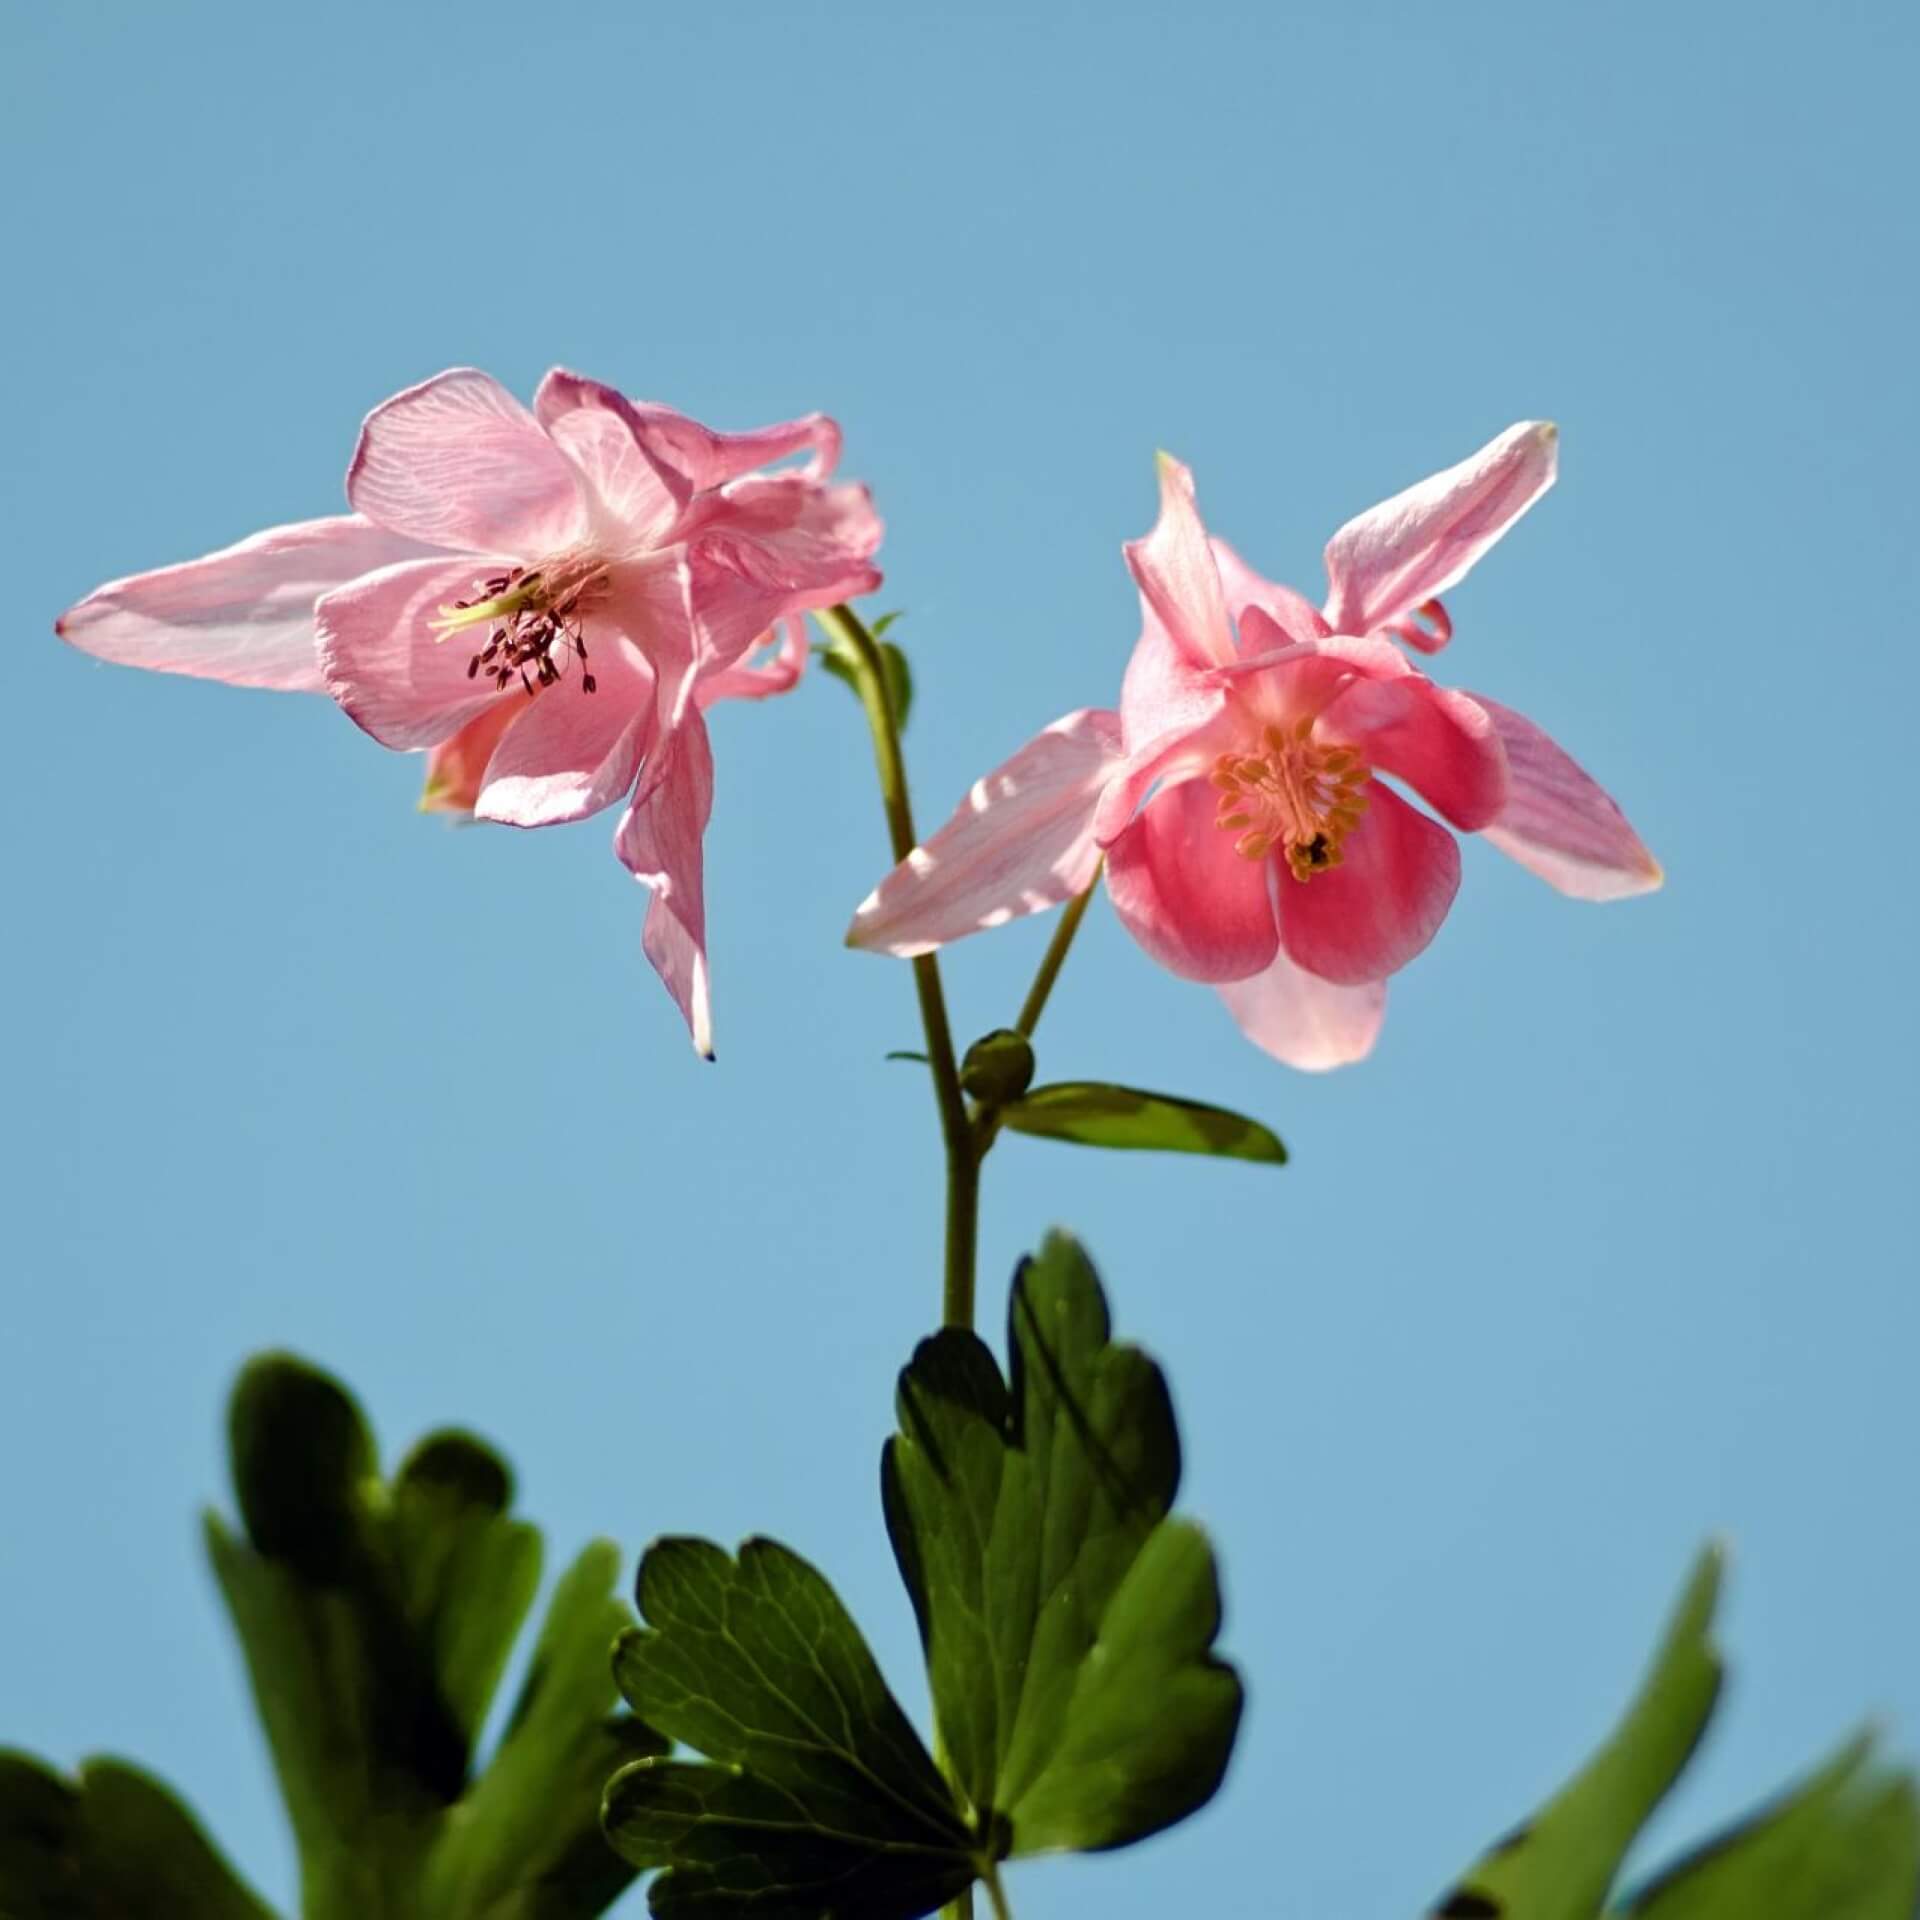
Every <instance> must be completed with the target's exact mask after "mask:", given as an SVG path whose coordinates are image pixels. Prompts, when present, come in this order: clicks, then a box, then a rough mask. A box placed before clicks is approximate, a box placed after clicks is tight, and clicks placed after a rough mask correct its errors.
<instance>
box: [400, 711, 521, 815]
mask: <svg viewBox="0 0 1920 1920" xmlns="http://www.w3.org/2000/svg"><path fill="white" fill-rule="evenodd" d="M525 710H526V706H525V701H524V699H520V700H516V699H514V698H512V697H511V696H510V695H507V694H501V695H499V696H498V697H496V699H495V700H494V702H493V704H492V706H490V707H488V708H487V709H486V710H485V711H484V712H482V713H480V714H479V715H477V716H476V717H475V718H474V719H471V720H469V721H468V722H467V724H466V725H465V726H464V727H462V728H461V729H460V731H459V732H458V733H456V734H454V735H453V736H452V737H451V738H450V739H446V740H442V741H441V742H440V744H439V745H438V746H437V747H432V748H430V749H429V750H428V753H427V777H426V780H425V781H424V783H423V784H422V786H421V790H420V811H421V812H422V813H453V814H467V815H470V814H471V813H472V812H473V809H474V806H475V803H476V802H477V801H478V800H479V798H480V782H481V781H482V780H483V779H484V778H485V777H486V771H487V762H488V761H489V760H491V759H492V758H493V750H494V748H495V747H497V746H498V745H499V744H500V736H501V735H502V734H503V733H505V732H506V730H507V729H508V727H510V726H511V725H512V724H513V723H514V721H516V720H518V719H519V718H520V716H521V714H522V713H523V712H524V711H525Z"/></svg>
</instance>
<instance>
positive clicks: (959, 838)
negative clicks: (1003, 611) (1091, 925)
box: [847, 708, 1121, 959]
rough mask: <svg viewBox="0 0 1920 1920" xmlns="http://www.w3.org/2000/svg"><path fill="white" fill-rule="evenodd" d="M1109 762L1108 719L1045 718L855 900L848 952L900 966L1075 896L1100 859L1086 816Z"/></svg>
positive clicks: (1083, 715)
mask: <svg viewBox="0 0 1920 1920" xmlns="http://www.w3.org/2000/svg"><path fill="white" fill-rule="evenodd" d="M1120 763H1121V754H1120V722H1119V717H1118V716H1117V715H1116V714H1112V713H1104V712H1101V711H1099V710H1097V709H1093V708H1086V709H1083V710H1081V711H1080V712H1078V713H1070V714H1067V715H1066V716H1065V717H1064V718H1063V719H1059V720H1056V721H1055V722H1054V723H1053V725H1052V726H1050V727H1048V728H1047V729H1046V731H1045V732H1044V733H1041V734H1039V735H1038V736H1037V737H1036V738H1034V739H1032V740H1030V741H1028V743H1027V744H1026V745H1025V746H1024V747H1022V748H1021V749H1020V751H1019V752H1018V753H1016V754H1015V755H1014V756H1013V758H1012V759H1011V760H1008V761H1006V762H1005V763H1004V764H1003V765H1001V766H999V767H996V768H995V769H994V771H993V772H992V773H990V774H988V775H986V776H985V778H984V779H981V780H977V781H975V782H974V785H973V789H972V791H971V792H970V793H969V794H968V795H967V797H966V799H965V801H964V802H962V804H961V806H960V808H959V810H958V811H957V812H956V813H955V814H954V816H953V818H952V819H951V820H949V821H948V822H947V824H946V825H945V826H944V827H942V828H941V829H940V831H939V832H938V833H936V834H935V835H934V836H933V838H932V839H931V840H929V841H927V843H926V844H925V845H924V846H920V847H916V848H915V849H914V850H913V852H912V853H910V854H909V855H908V856H907V857H906V859H905V860H903V861H902V862H901V863H900V864H899V865H898V866H897V867H895V868H894V870H893V871H892V872H891V873H890V874H888V875H887V877H886V878H885V879H884V880H882V881H881V882H880V884H879V886H877V887H876V888H875V889H874V890H873V892H872V893H870V894H869V895H868V896H867V898H866V899H865V900H864V901H862V902H861V904H860V907H859V910H858V911H857V912H856V913H855V914H854V916H853V924H852V926H850V927H849V928H848V929H847V944H848V946H850V947H869V948H872V949H874V950H875V951H877V952H880V953H891V954H896V955H898V956H899V957H900V958H902V959H911V958H912V957H913V956H914V955H915V954H921V953H931V952H932V951H933V949H934V948H935V947H940V946H944V945H945V944H946V943H947V942H948V941H949V940H958V939H959V938H961V936H962V935H964V934H969V933H978V932H979V931H981V929H982V928H985V927H998V926H1004V925H1005V924H1006V922H1007V921H1009V920H1015V919H1018V918H1019V917H1020V916H1021V915H1022V914H1027V913H1038V912H1040V911H1041V910H1042V909H1043V908H1045V907H1052V906H1057V905H1059V903H1060V902H1061V901H1063V900H1068V899H1071V898H1072V897H1073V895H1075V894H1076V893H1080V892H1082V891H1083V890H1084V889H1085V888H1086V887H1088V886H1089V885H1090V884H1091V883H1092V880H1093V876H1094V872H1095V870H1096V868H1097V867H1098V866H1099V862H1100V851H1099V848H1098V847H1096V846H1095V844H1094V840H1093V814H1094V808H1095V806H1096V805H1097V804H1098V801H1099V798H1100V790H1101V788H1102V787H1103V786H1104V785H1105V784H1106V782H1107V781H1108V780H1109V779H1111V778H1112V776H1113V774H1114V772H1115V771H1116V769H1117V768H1118V767H1119V765H1120Z"/></svg>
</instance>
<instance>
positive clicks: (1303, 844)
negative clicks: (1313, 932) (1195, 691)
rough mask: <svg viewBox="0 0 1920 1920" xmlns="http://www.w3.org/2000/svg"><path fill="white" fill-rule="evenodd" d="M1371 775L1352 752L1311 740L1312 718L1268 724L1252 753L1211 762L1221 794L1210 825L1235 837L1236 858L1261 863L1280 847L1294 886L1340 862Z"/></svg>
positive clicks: (1363, 804) (1363, 806) (1225, 755)
mask: <svg viewBox="0 0 1920 1920" xmlns="http://www.w3.org/2000/svg"><path fill="white" fill-rule="evenodd" d="M1371 777H1372V771H1371V769H1370V768H1369V767H1368V766H1367V764H1366V762H1365V761H1364V760H1362V759H1361V758H1360V756H1359V755H1358V754H1357V753H1355V752H1354V750H1353V749H1352V748H1351V747H1342V746H1326V745H1322V744H1319V743H1317V742H1316V741H1315V740H1314V738H1313V721H1312V719H1310V718H1309V719H1306V720H1301V721H1299V722H1297V723H1296V724H1295V725H1294V726H1293V727H1292V728H1291V729H1288V728H1285V727H1279V726H1269V727H1267V728H1265V729H1264V730H1263V731H1262V733H1261V735H1260V751H1259V752H1257V753H1223V754H1222V755H1221V756H1220V757H1219V759H1217V760H1216V761H1215V762H1214V763H1213V773H1212V776H1211V778H1212V780H1213V784H1214V785H1215V786H1216V787H1218V788H1219V790H1220V810H1219V812H1218V813H1217V814H1216V815H1215V817H1214V825H1215V826H1217V827H1221V828H1224V829H1225V830H1226V831H1227V832H1229V833H1237V834H1238V835H1239V838H1238V839H1237V840H1235V841H1234V843H1233V850H1234V852H1235V853H1237V854H1240V855H1242V856H1243V857H1244V858H1246V859H1248V860H1264V859H1265V858H1266V857H1267V855H1268V854H1269V853H1271V852H1272V851H1273V850H1274V849H1275V848H1276V847H1279V848H1282V849H1284V851H1285V853H1286V860H1287V867H1288V869H1289V870H1290V871H1291V873H1292V874H1293V877H1294V878H1295V879H1296V880H1311V879H1312V878H1313V876H1314V875H1315V874H1316V873H1325V872H1326V871H1327V870H1328V869H1329V868H1332V867H1337V866H1338V865H1339V864H1340V860H1341V853H1340V847H1341V843H1342V842H1343V841H1344V840H1345V839H1346V837H1347V835H1348V834H1350V833H1351V832H1352V831H1353V830H1354V828H1355V827H1357V826H1358V825H1359V824H1360V816H1361V815H1362V814H1364V813H1365V812H1366V810H1367V794H1366V786H1367V782H1368V780H1369V779H1370V778H1371Z"/></svg>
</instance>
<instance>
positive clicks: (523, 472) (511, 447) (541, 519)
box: [347, 367, 588, 559]
mask: <svg viewBox="0 0 1920 1920" xmlns="http://www.w3.org/2000/svg"><path fill="white" fill-rule="evenodd" d="M347 498H348V499H349V500H350V501H351V502H352V503H353V506H354V508H355V510H356V511H357V512H360V513H363V514H365V515H366V517H367V518H368V519H369V520H371V521H373V522H374V523H375V524H376V525H378V526H382V527H387V528H390V529H391V530H392V531H393V532H395V533H403V534H407V535H410V536H411V537H412V538H413V539H416V540H424V541H426V542H427V543H428V544H429V545H432V546H437V547H452V548H456V549H465V550H469V551H474V552H482V553H499V554H512V555H514V556H515V557H516V558H519V559H537V558H540V557H542V556H544V555H547V554H550V553H557V552H560V551H562V550H563V549H565V548H567V547H569V546H572V545H574V544H575V543H576V542H578V541H579V540H581V539H582V538H583V537H584V536H585V534H586V531H587V527H588V511H587V507H588V502H587V495H586V492H585V489H584V488H583V486H582V484H581V478H580V472H579V469H578V468H576V467H575V466H574V464H573V462H572V461H571V460H569V459H568V458H567V457H566V455H565V454H563V453H562V452H561V451H560V449H559V448H558V447H556V446H555V445H554V443H553V442H552V441H551V440H550V439H549V438H548V437H547V435H546V434H545V433H544V432H543V431H542V430H541V427H540V423H539V422H538V421H537V420H535V419H534V417H533V415H532V414H530V413H529V412H528V411H527V410H526V408H525V407H523V406H522V405H521V404H520V402H519V401H518V400H516V399H515V398H514V397H513V395H512V394H510V393H509V392H508V391H507V390H506V388H505V387H503V386H502V385H501V384H500V383H499V381H497V380H495V379H494V378H492V376H491V375H489V374H484V373H481V372H479V371H477V370H476V369H474V368H472V367H456V368H454V369H453V370H452V371H451V372H450V373H441V374H436V375H435V376H434V377H433V378H432V379H431V380H423V381H422V382H421V383H420V385H419V386H417V387H409V388H408V389H407V390H406V391H405V392H404V393H398V394H395V395H394V397H393V398H392V399H391V400H384V401H382V402H381V404H380V405H379V406H377V407H375V408H374V410H373V411H372V412H371V413H370V414H368V415H367V418H366V424H365V425H364V426H362V427H361V429H360V444H359V445H358V446H357V447H355V449H354V453H353V464H352V465H351V466H350V467H349V468H348V469H347Z"/></svg>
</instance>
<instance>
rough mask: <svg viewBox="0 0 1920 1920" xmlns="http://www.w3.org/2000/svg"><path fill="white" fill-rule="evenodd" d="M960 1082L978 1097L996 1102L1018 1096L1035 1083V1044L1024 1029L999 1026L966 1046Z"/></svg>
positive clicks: (978, 1098)
mask: <svg viewBox="0 0 1920 1920" xmlns="http://www.w3.org/2000/svg"><path fill="white" fill-rule="evenodd" d="M960 1084H961V1086H962V1087H963V1088H965V1090H966V1091H967V1092H968V1093H970V1094H971V1095H972V1096H973V1098H974V1099H976V1100H986V1101H990V1102H992V1103H993V1104H994V1105H995V1106H1000V1105H1003V1104H1004V1103H1005V1102H1007V1101H1009V1100H1018V1099H1019V1098H1020V1096H1021V1095H1022V1094H1023V1093H1025V1092H1026V1090H1027V1089H1028V1088H1029V1087H1030V1086H1032V1085H1033V1045H1032V1042H1030V1041H1029V1040H1028V1038H1027V1036H1026V1035H1025V1034H1024V1033H1016V1032H1015V1031H1014V1030H1013V1029H1012V1028H1011V1027H998V1028H996V1029H995V1030H994V1031H993V1032H992V1033H989V1034H983V1035H982V1036H981V1038H979V1039H978V1040H976V1041H975V1042H974V1043H973V1045H972V1046H970V1047H969V1048H968V1049H967V1054H966V1058H965V1059H964V1060H962V1061H961V1063H960Z"/></svg>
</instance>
